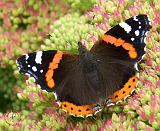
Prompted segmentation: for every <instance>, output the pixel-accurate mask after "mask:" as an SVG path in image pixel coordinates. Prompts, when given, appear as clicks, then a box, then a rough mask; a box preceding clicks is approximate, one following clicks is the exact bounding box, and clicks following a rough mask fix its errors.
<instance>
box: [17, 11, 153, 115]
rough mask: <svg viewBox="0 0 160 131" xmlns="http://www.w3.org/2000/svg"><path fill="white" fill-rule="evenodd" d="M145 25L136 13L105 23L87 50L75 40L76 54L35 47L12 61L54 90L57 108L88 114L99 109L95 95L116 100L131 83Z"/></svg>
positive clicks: (128, 90)
mask: <svg viewBox="0 0 160 131" xmlns="http://www.w3.org/2000/svg"><path fill="white" fill-rule="evenodd" d="M150 29H151V24H150V20H149V17H148V16H147V15H144V14H140V15H137V16H134V17H131V18H129V19H127V20H126V21H124V22H121V23H119V24H118V25H116V26H114V27H113V28H111V29H110V30H109V31H107V32H106V33H105V34H104V35H102V37H101V38H100V40H99V41H98V42H97V43H96V44H94V45H93V47H92V48H91V49H90V50H88V49H86V47H85V45H84V44H82V43H81V42H78V51H79V54H78V55H77V54H72V53H69V52H63V51H58V50H48V51H37V52H33V53H28V54H25V55H23V56H21V57H20V58H18V59H17V61H16V62H17V65H18V68H19V70H20V72H21V73H24V74H26V75H29V76H31V77H33V78H34V79H35V82H36V83H37V84H39V85H40V86H41V89H42V90H46V91H48V92H53V93H55V94H56V95H57V102H58V103H59V105H60V107H61V108H62V109H64V110H66V111H67V112H69V113H70V114H72V115H74V116H90V115H92V114H95V113H97V112H98V111H100V110H101V108H102V104H101V103H102V102H101V101H104V100H105V104H106V105H110V104H114V103H117V102H118V101H120V100H122V99H124V98H125V97H127V96H128V95H129V94H130V93H131V92H132V91H133V90H134V89H135V87H136V85H137V83H138V81H139V78H138V76H137V75H136V73H137V72H138V67H137V63H138V62H140V61H141V60H142V58H143V55H144V54H145V46H146V45H145V39H146V35H147V32H148V31H149V30H150Z"/></svg>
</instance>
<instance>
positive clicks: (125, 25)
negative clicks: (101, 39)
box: [119, 22, 131, 33]
mask: <svg viewBox="0 0 160 131" xmlns="http://www.w3.org/2000/svg"><path fill="white" fill-rule="evenodd" d="M119 25H120V26H121V27H122V28H123V29H124V30H125V31H126V32H127V33H129V32H130V31H131V26H130V25H128V24H127V23H125V22H121V23H119Z"/></svg>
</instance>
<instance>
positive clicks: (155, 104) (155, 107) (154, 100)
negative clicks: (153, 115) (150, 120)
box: [151, 95, 159, 112]
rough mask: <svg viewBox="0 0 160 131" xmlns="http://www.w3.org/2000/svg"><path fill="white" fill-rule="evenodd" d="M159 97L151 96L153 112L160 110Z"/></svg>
mask: <svg viewBox="0 0 160 131" xmlns="http://www.w3.org/2000/svg"><path fill="white" fill-rule="evenodd" d="M158 99H159V96H157V95H152V96H151V109H152V111H153V112H156V111H157V110H159V103H158Z"/></svg>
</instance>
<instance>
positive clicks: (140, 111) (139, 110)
mask: <svg viewBox="0 0 160 131" xmlns="http://www.w3.org/2000/svg"><path fill="white" fill-rule="evenodd" d="M136 111H137V113H138V114H139V116H140V117H141V118H142V119H143V120H146V119H147V116H146V114H145V112H144V111H142V109H138V110H136Z"/></svg>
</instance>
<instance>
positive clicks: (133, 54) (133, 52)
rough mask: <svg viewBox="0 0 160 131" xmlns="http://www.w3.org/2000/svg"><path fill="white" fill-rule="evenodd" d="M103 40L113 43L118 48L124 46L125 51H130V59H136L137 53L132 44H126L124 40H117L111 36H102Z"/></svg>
mask: <svg viewBox="0 0 160 131" xmlns="http://www.w3.org/2000/svg"><path fill="white" fill-rule="evenodd" d="M102 40H104V41H105V42H107V43H111V44H113V45H114V46H116V47H118V46H122V47H123V48H124V49H125V50H127V51H128V54H129V56H130V58H133V59H135V58H136V57H137V55H138V54H137V52H136V50H135V48H134V47H133V45H132V44H130V43H126V42H125V41H124V40H122V39H121V38H118V39H117V38H115V37H113V36H111V35H103V36H102Z"/></svg>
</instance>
